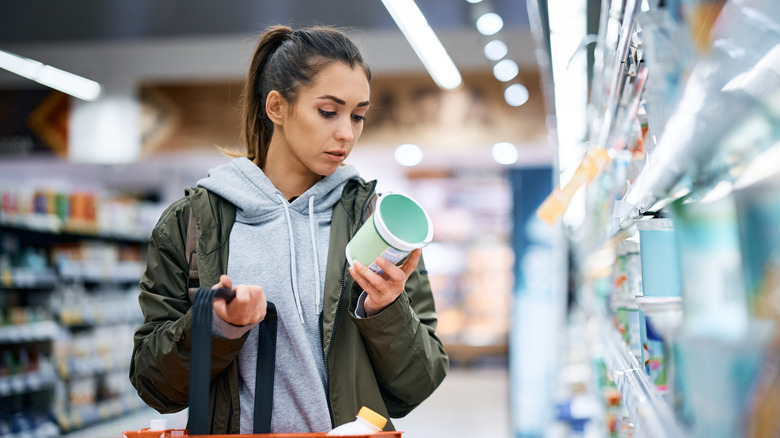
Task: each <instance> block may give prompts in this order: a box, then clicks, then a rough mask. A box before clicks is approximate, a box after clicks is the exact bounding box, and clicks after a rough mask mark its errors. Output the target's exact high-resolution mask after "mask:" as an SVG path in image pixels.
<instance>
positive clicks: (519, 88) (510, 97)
mask: <svg viewBox="0 0 780 438" xmlns="http://www.w3.org/2000/svg"><path fill="white" fill-rule="evenodd" d="M504 100H506V103H508V104H509V105H512V106H520V105H522V104H524V103H526V102H528V88H525V86H524V85H523V84H512V85H510V86H508V87H507V88H506V90H504Z"/></svg>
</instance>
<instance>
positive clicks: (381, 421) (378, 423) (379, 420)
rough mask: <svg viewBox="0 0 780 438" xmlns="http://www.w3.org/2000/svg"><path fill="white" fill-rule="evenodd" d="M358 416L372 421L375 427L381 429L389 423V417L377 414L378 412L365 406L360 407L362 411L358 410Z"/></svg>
mask: <svg viewBox="0 0 780 438" xmlns="http://www.w3.org/2000/svg"><path fill="white" fill-rule="evenodd" d="M357 416H358V417H360V418H362V419H364V420H366V421H367V422H369V423H371V424H372V425H373V426H374V427H376V428H377V429H379V430H382V429H384V428H385V424H387V418H385V417H383V416H381V415H379V414H377V413H376V412H374V411H372V410H371V409H369V408H367V407H365V406H363V407H362V408H360V411H359V412H358V414H357Z"/></svg>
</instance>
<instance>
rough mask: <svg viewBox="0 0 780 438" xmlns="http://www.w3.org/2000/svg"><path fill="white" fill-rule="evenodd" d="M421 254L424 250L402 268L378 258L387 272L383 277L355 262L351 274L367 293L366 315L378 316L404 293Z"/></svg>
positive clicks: (378, 261)
mask: <svg viewBox="0 0 780 438" xmlns="http://www.w3.org/2000/svg"><path fill="white" fill-rule="evenodd" d="M420 254H422V250H421V249H415V250H414V251H412V252H411V253H410V254H409V257H407V259H406V261H405V262H404V263H403V264H402V265H401V266H396V265H394V264H393V263H391V262H390V261H389V260H387V259H385V258H383V257H379V258H377V259H376V262H375V263H376V264H377V266H379V267H380V268H382V270H383V271H385V272H384V273H383V274H382V275H378V274H377V273H375V272H374V271H372V270H370V269H368V267H367V266H366V265H364V264H362V263H360V262H358V261H355V263H354V264H353V265H352V267H350V268H349V273H350V274H351V275H352V278H354V279H355V281H356V282H357V284H358V285H360V287H361V288H363V290H364V291H365V292H366V300H365V302H364V307H365V309H366V315H368V316H373V315H376V314H377V313H379V312H381V311H382V310H384V309H385V308H386V307H387V306H389V305H390V304H392V303H393V301H395V300H396V299H397V298H398V296H399V295H401V293H402V292H403V291H404V286H405V285H406V280H407V279H408V278H409V275H410V274H411V273H412V271H414V268H416V267H417V262H418V261H419V260H420Z"/></svg>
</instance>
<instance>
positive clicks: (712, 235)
mask: <svg viewBox="0 0 780 438" xmlns="http://www.w3.org/2000/svg"><path fill="white" fill-rule="evenodd" d="M673 213H674V222H675V234H676V236H677V244H678V248H679V253H680V267H681V271H682V276H683V284H684V287H683V290H684V292H683V309H684V316H685V320H684V323H683V330H684V331H685V332H687V333H688V334H691V335H695V336H701V337H711V338H715V339H737V338H740V337H742V336H743V335H744V334H745V333H746V331H747V326H748V319H749V315H748V305H747V296H746V294H745V286H744V281H743V275H742V261H741V255H740V247H739V235H738V232H737V224H736V207H735V205H734V199H733V197H732V196H726V197H721V198H720V199H716V200H712V201H710V200H709V199H706V198H705V199H703V200H702V201H699V202H689V201H687V200H684V199H682V200H678V201H676V202H675V203H674V204H673Z"/></svg>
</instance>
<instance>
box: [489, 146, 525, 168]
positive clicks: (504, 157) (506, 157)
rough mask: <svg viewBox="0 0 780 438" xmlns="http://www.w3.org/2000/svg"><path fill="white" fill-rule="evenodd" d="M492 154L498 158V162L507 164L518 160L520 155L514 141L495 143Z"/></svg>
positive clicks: (494, 157)
mask: <svg viewBox="0 0 780 438" xmlns="http://www.w3.org/2000/svg"><path fill="white" fill-rule="evenodd" d="M492 154H493V159H494V160H496V162H497V163H498V164H506V165H509V164H514V163H515V162H517V157H518V156H519V154H518V152H517V147H516V146H515V145H513V144H512V143H508V142H505V141H502V142H499V143H496V144H494V145H493V150H492Z"/></svg>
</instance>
